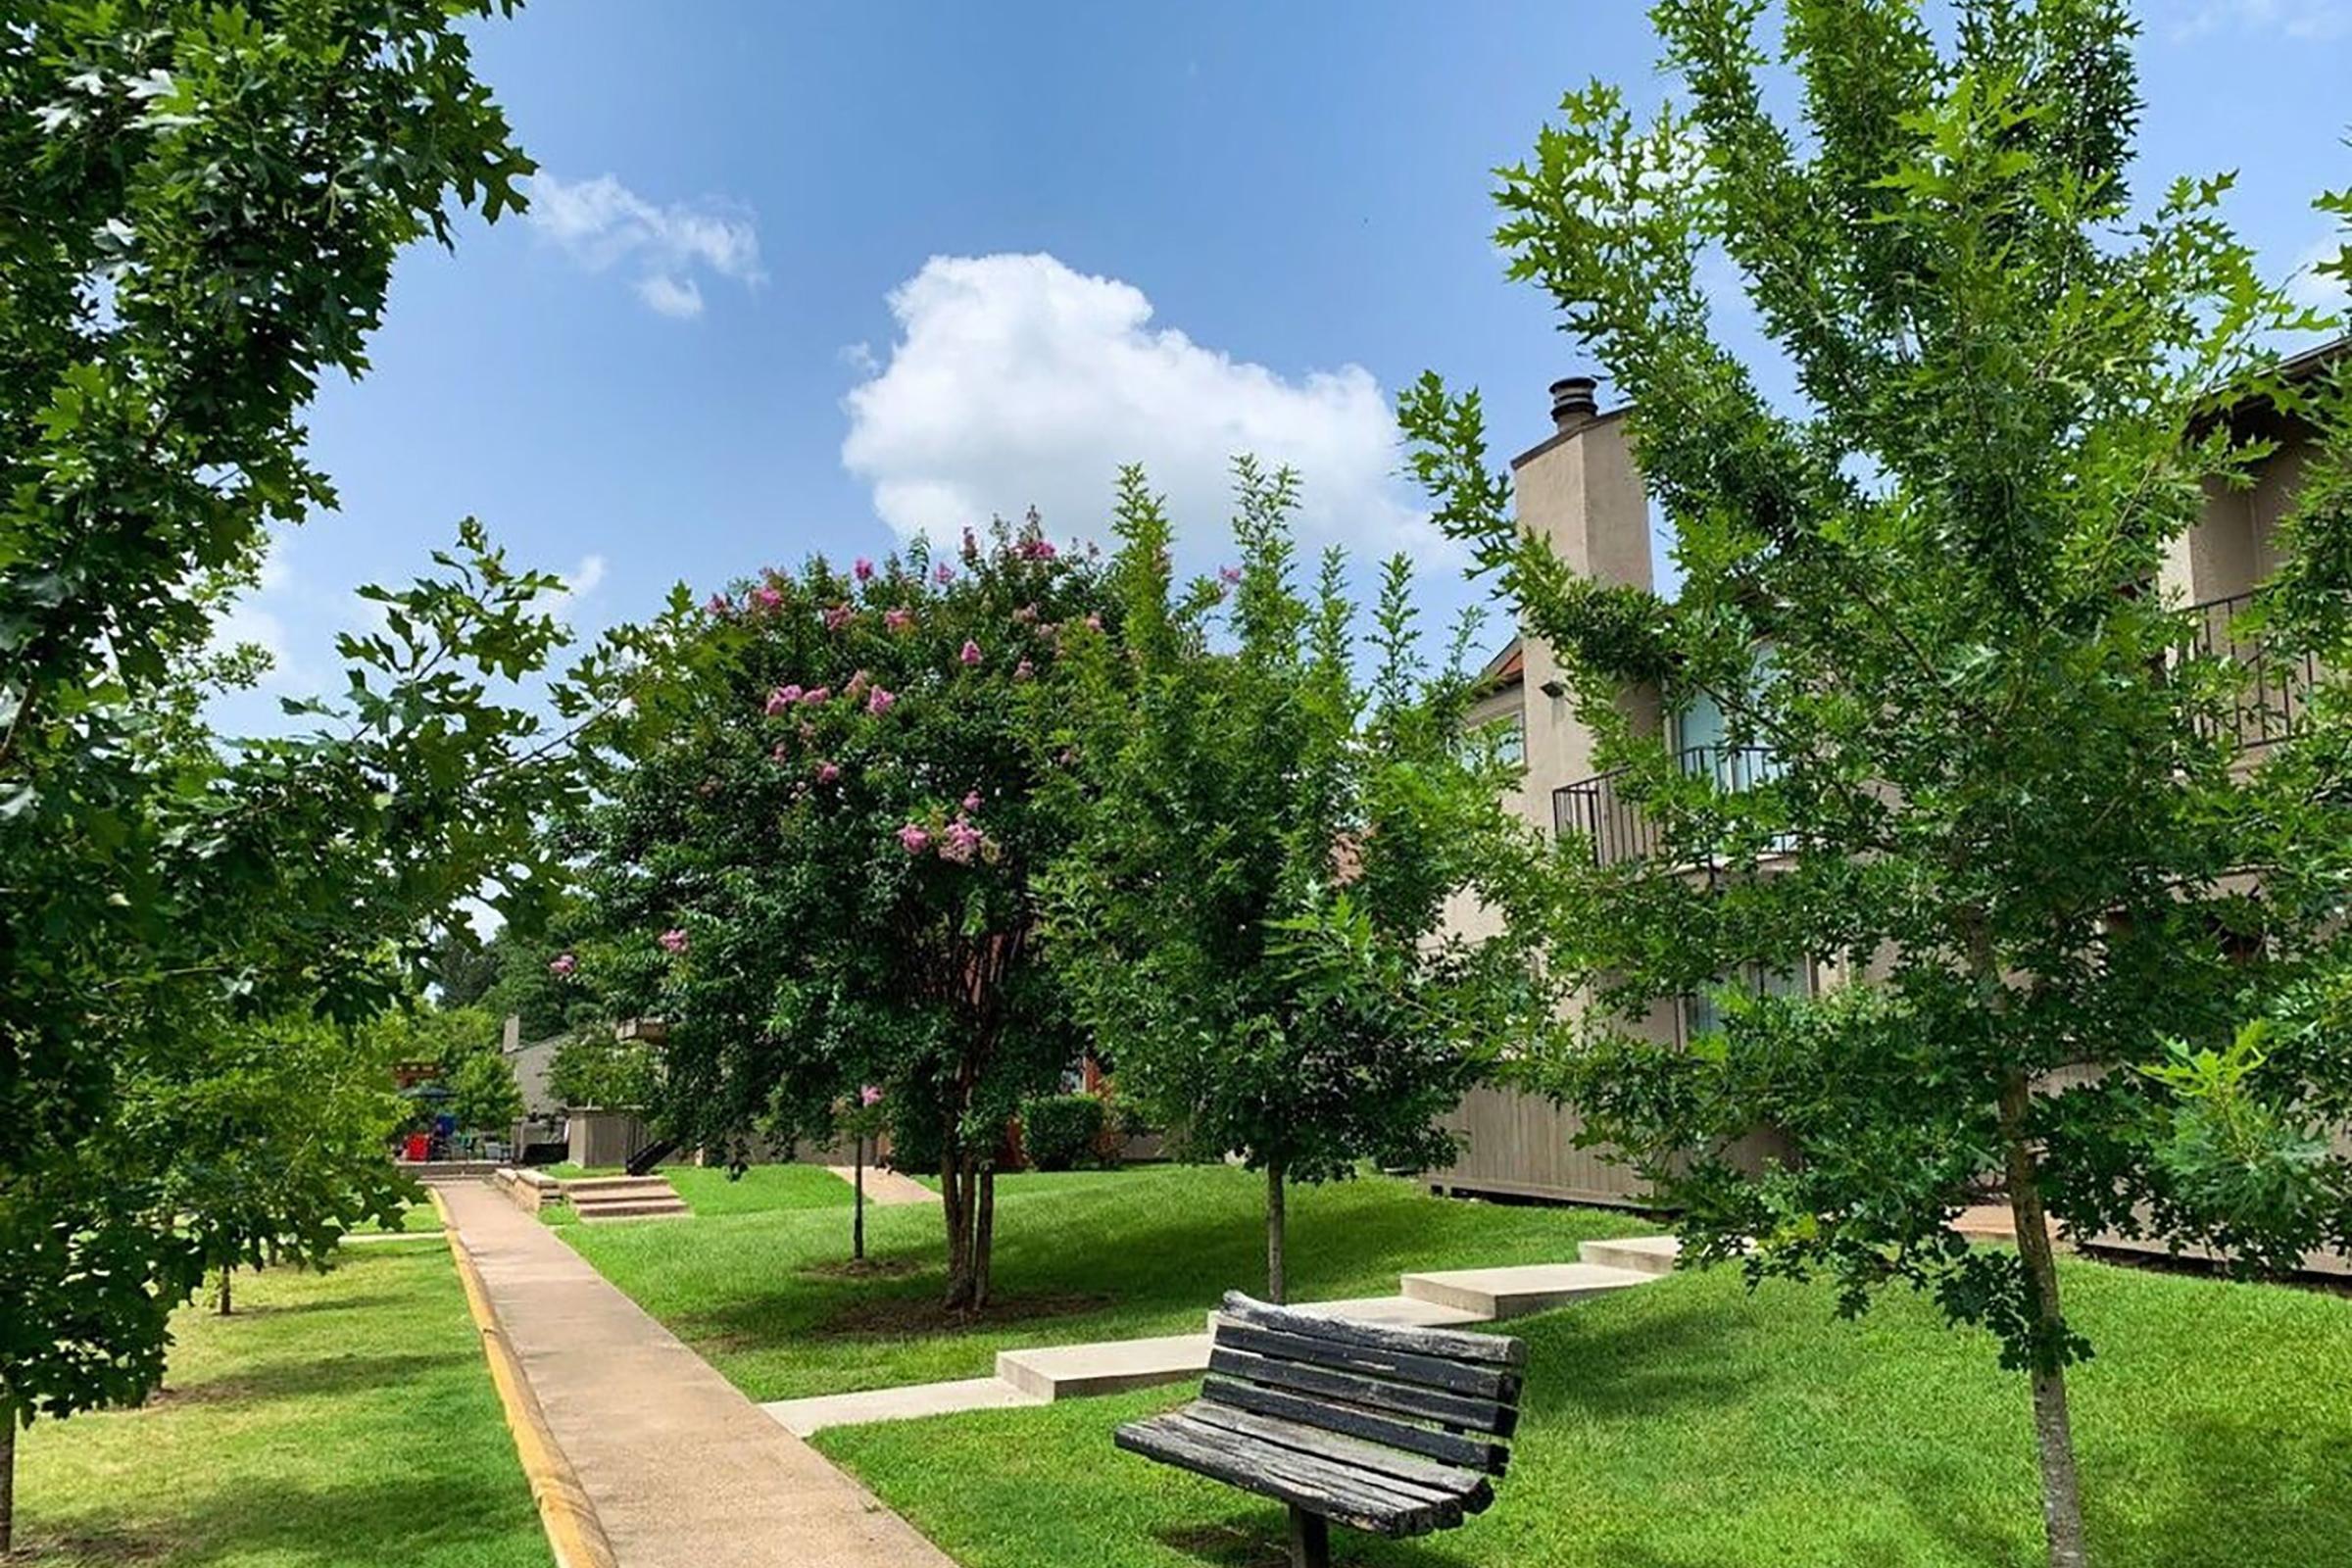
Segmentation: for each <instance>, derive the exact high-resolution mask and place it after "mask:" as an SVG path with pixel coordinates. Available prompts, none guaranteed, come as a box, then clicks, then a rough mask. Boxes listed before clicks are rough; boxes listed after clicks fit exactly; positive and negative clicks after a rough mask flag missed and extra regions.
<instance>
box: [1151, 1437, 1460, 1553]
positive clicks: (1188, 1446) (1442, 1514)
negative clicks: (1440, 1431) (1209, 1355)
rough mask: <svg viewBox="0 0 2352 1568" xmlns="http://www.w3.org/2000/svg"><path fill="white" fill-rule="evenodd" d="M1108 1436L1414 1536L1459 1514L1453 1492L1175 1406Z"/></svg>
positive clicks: (1254, 1488)
mask: <svg viewBox="0 0 2352 1568" xmlns="http://www.w3.org/2000/svg"><path fill="white" fill-rule="evenodd" d="M1112 1441H1113V1442H1114V1443H1116V1444H1117V1445H1118V1446H1120V1447H1122V1448H1125V1449H1127V1450H1128V1451H1129V1452H1131V1453H1140V1454H1144V1455H1145V1456H1147V1457H1149V1458H1153V1459H1157V1460H1160V1461H1161V1462H1162V1463H1165V1464H1172V1465H1175V1466H1177V1467H1179V1468H1180V1469H1185V1470H1192V1471H1195V1472H1197V1473H1199V1474H1201V1475H1204V1476H1207V1477H1209V1478H1210V1479H1212V1480H1216V1481H1222V1482H1224V1483H1226V1484H1227V1485H1228V1486H1235V1487H1240V1488H1242V1489H1243V1490H1244V1491H1247V1492H1254V1493H1257V1494H1259V1495H1262V1496H1268V1497H1273V1498H1276V1499H1277V1500H1279V1501H1282V1502H1287V1503H1290V1504H1291V1505H1293V1506H1294V1507H1299V1508H1304V1509H1305V1510H1307V1511H1308V1512H1310V1513H1315V1514H1320V1515H1322V1516H1323V1517H1324V1518H1326V1519H1330V1520H1332V1521H1334V1522H1336V1523H1339V1524H1343V1525H1348V1526H1351V1527H1353V1528H1354V1529H1357V1530H1367V1531H1370V1532H1372V1533H1373V1534H1375V1535H1383V1536H1417V1535H1422V1534H1425V1533H1427V1532H1429V1531H1431V1530H1444V1529H1448V1528H1450V1527H1452V1526H1454V1525H1458V1524H1460V1523H1461V1522H1462V1505H1461V1503H1460V1501H1459V1500H1458V1499H1456V1498H1453V1497H1449V1496H1446V1495H1441V1494H1439V1493H1436V1492H1432V1491H1430V1490H1428V1489H1426V1488H1422V1487H1416V1486H1414V1485H1412V1484H1411V1483H1409V1482H1405V1481H1398V1480H1397V1479H1395V1478H1394V1477H1389V1476H1376V1475H1371V1474H1368V1473H1367V1472H1365V1471H1362V1470H1358V1469H1354V1468H1351V1467H1349V1466H1347V1465H1343V1464H1335V1463H1333V1462H1332V1461H1330V1460H1328V1459H1321V1458H1317V1457H1315V1456H1314V1455H1311V1454H1306V1453H1301V1452H1299V1450H1297V1449H1295V1448H1288V1447H1284V1446H1279V1445H1276V1444H1272V1443H1266V1442H1262V1441H1260V1440H1257V1439H1254V1438H1249V1437H1244V1436H1242V1435H1241V1434H1239V1433H1234V1432H1229V1431H1226V1430H1224V1429H1222V1428H1218V1427H1212V1426H1207V1425H1204V1424H1202V1423H1201V1422H1198V1421H1194V1420H1191V1419H1190V1418H1188V1417H1187V1416H1185V1415H1183V1414H1181V1413H1178V1414H1174V1415H1163V1416H1155V1417H1153V1418H1152V1419H1151V1420H1148V1421H1135V1422H1130V1423H1128V1424H1127V1425H1125V1426H1122V1427H1120V1428H1119V1429H1118V1431H1117V1432H1116V1433H1115V1434H1114V1435H1113V1438H1112Z"/></svg>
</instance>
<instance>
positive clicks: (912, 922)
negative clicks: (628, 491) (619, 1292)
mask: <svg viewBox="0 0 2352 1568" xmlns="http://www.w3.org/2000/svg"><path fill="white" fill-rule="evenodd" d="M1102 575H1103V574H1102V571H1101V569H1100V567H1099V566H1098V565H1097V564H1094V563H1092V562H1090V561H1089V560H1087V559H1085V558H1083V557H1079V558H1075V559H1073V557H1071V556H1070V555H1066V554H1064V553H1062V552H1060V551H1058V550H1057V549H1056V548H1055V547H1054V545H1053V544H1052V543H1051V542H1050V541H1048V540H1047V539H1046V537H1045V536H1044V534H1043V533H1042V531H1040V529H1039V527H1038V525H1037V523H1036V521H1035V519H1034V518H1032V519H1031V520H1029V521H1028V522H1027V523H1026V524H1025V525H1024V526H1022V527H1021V528H1020V529H1018V530H1017V531H1016V530H1013V529H1010V528H1008V527H1006V526H1005V525H1004V524H1002V523H1000V524H998V525H997V526H996V527H995V528H994V529H993V531H992V532H991V533H990V534H988V535H987V536H986V537H981V536H976V535H974V534H972V533H971V532H969V531H966V533H965V534H964V537H963V541H962V547H961V549H960V551H959V552H956V553H953V554H949V555H942V556H937V557H935V556H934V555H933V554H932V553H931V552H930V550H929V549H928V548H927V547H926V546H925V545H923V544H921V543H919V542H918V543H917V544H915V545H914V546H912V547H911V548H910V549H909V550H907V552H906V553H905V554H904V555H901V556H895V557H893V558H891V559H890V560H888V561H885V562H883V563H881V564H878V565H877V564H874V563H872V562H868V561H865V560H862V559H861V560H858V562H856V563H855V564H852V565H850V566H848V567H847V568H846V569H845V568H844V567H842V566H839V565H836V564H833V563H831V562H828V561H825V560H822V559H816V560H811V561H809V562H808V563H807V564H805V565H804V566H802V567H801V568H800V569H799V570H797V571H791V572H786V571H769V572H766V573H764V574H763V575H761V576H760V578H758V579H756V580H754V581H751V582H749V583H747V584H745V585H743V586H741V587H740V588H739V589H738V590H737V591H736V592H734V593H732V594H722V595H718V596H715V597H713V598H712V599H711V601H710V602H709V603H708V604H707V605H706V606H703V607H701V608H699V609H696V608H692V607H685V606H673V608H672V610H671V612H670V613H669V615H668V616H667V617H666V618H665V619H664V621H663V622H662V624H661V626H660V627H658V628H657V629H656V630H655V631H654V632H653V633H652V634H651V639H650V640H651V641H652V642H655V643H658V644H660V645H661V646H662V649H663V650H664V651H663V652H662V654H661V655H659V656H658V657H659V658H660V660H661V662H662V667H663V668H664V669H665V670H666V671H667V674H666V675H665V677H664V681H663V687H662V692H661V694H660V696H659V699H658V700H656V701H649V702H646V703H642V704H640V705H639V706H638V707H637V708H636V710H635V711H633V712H632V713H631V714H630V715H629V716H628V717H627V718H626V719H624V720H623V721H622V722H621V724H620V725H619V726H618V727H617V728H616V730H615V731H614V744H613V749H612V761H613V771H612V773H611V775H610V776H609V777H607V778H605V779H603V780H602V781H601V784H600V789H601V792H602V795H603V797H604V799H603V801H602V802H601V804H600V805H599V807H598V808H597V809H596V810H594V811H593V812H592V813H589V815H588V817H587V819H586V821H585V824H584V832H583V834H582V837H581V839H580V844H579V847H580V850H581V852H582V855H583V858H584V860H585V863H586V865H587V889H588V895H589V900H588V902H589V904H590V906H591V907H593V908H594V909H595V910H596V912H597V917H598V919H599V920H600V922H601V923H602V930H601V931H600V933H599V934H598V936H597V938H596V939H595V940H594V941H592V942H584V943H583V944H582V945H581V947H580V950H579V952H578V954H577V955H576V956H575V957H574V962H575V963H576V966H577V978H578V979H579V980H580V981H582V982H584V983H594V984H597V985H598V986H599V987H600V989H601V990H602V992H603V994H604V995H606V996H607V997H608V998H609V1010H610V1011H611V1012H612V1013H613V1015H614V1016H644V1017H659V1018H661V1019H662V1020H663V1022H664V1024H665V1025H666V1029H667V1038H666V1041H665V1043H664V1044H663V1046H662V1074H663V1092H662V1098H661V1103H660V1115H659V1117H658V1120H659V1122H660V1123H661V1125H662V1131H663V1132H665V1133H666V1134H668V1135H670V1136H674V1137H677V1138H678V1139H680V1140H681V1141H684V1142H687V1143H689V1144H693V1145H699V1146H702V1147H705V1148H709V1149H713V1150H722V1151H730V1152H735V1153H736V1155H737V1156H738V1157H739V1158H740V1157H741V1156H742V1154H743V1152H745V1150H746V1148H747V1145H748V1141H749V1140H750V1139H752V1138H753V1137H755V1136H764V1137H767V1138H773V1139H790V1138H809V1139H826V1138H830V1137H831V1136H833V1135H835V1134H836V1132H837V1131H838V1130H839V1129H838V1127H837V1123H836V1110H837V1107H840V1106H843V1105H845V1104H848V1103H856V1102H858V1099H859V1091H860V1090H861V1089H864V1088H866V1087H868V1086H872V1087H875V1088H878V1089H880V1090H882V1091H883V1092H884V1095H885V1100H884V1102H883V1103H885V1104H887V1106H888V1107H889V1108H890V1112H891V1123H892V1128H893V1134H894V1146H895V1153H894V1158H896V1159H897V1160H898V1161H899V1162H900V1163H901V1164H902V1165H903V1166H904V1165H907V1164H909V1163H913V1162H916V1161H920V1162H921V1164H923V1165H927V1166H928V1167H929V1168H930V1169H933V1170H936V1171H937V1172H938V1173H939V1176H940V1180H941V1184H942V1195H941V1196H942V1198H943V1200H944V1201H943V1204H942V1207H943V1210H944V1213H945V1217H946V1226H947V1243H948V1248H947V1250H948V1280H947V1291H946V1304H947V1305H948V1306H949V1307H950V1308H951V1309H954V1310H958V1311H964V1310H971V1311H976V1310H978V1309H980V1308H981V1307H983V1306H985V1305H986V1304H987V1301H988V1296H989V1257H990V1250H991V1239H992V1235H993V1230H994V1225H995V1171H996V1166H997V1161H998V1155H999V1151H1000V1149H1001V1147H1002V1145H1003V1144H1004V1141H1005V1127H1006V1124H1007V1122H1008V1121H1009V1119H1010V1118H1011V1117H1012V1115H1013V1113H1014V1111H1015V1109H1016V1108H1017V1106H1018V1105H1019V1103H1020V1102H1021V1100H1022V1099H1023V1098H1024V1097H1026V1096H1029V1095H1032V1094H1035V1093H1037V1092H1039V1091H1041V1090H1045V1089H1050V1088H1052V1087H1053V1086H1054V1083H1055V1081H1056V1080H1057V1078H1058V1075H1059V1073H1060V1072H1061V1070H1062V1069H1063V1067H1064V1066H1065V1065H1067V1064H1068V1063H1069V1062H1070V1061H1071V1060H1072V1059H1073V1057H1074V1056H1075V1054H1076V1053H1077V1044H1076V1041H1075V1039H1074V1037H1073V1035H1072V1034H1071V1032H1070V1029H1069V1026H1068V1023H1067V1020H1066V1018H1065V1017H1064V1014H1063V1010H1062V1008H1061V1005H1060V1003H1059V993H1058V991H1057V989H1056V988H1055V986H1054V984H1053V983H1052V981H1051V980H1050V979H1049V978H1048V977H1047V976H1046V974H1045V973H1044V972H1043V970H1042V967H1041V965H1040V964H1039V962H1038V952H1037V947H1038V944H1037V925H1038V907H1037V895H1036V892H1035V889H1034V882H1035V879H1036V877H1037V875H1038V873H1039V872H1040V870H1041V869H1042V868H1043V867H1044V866H1045V865H1047V864H1048V863H1049V862H1050V861H1051V860H1052V859H1053V858H1054V857H1055V856H1056V855H1057V854H1059V853H1060V851H1061V850H1062V848H1063V847H1064V846H1065V845H1066V844H1067V843H1068V841H1069V837H1070V833H1071V826H1070V824H1069V823H1068V822H1067V821H1066V820H1064V819H1063V818H1062V817H1061V816H1060V815H1058V814H1057V813H1055V812H1054V811H1052V810H1049V809H1044V808H1043V807H1042V806H1041V804H1040V792H1041V788H1042V786H1043V784H1044V783H1045V781H1046V775H1047V774H1049V773H1050V772H1051V771H1053V770H1054V767H1055V766H1056V763H1055V762H1054V760H1053V759H1052V758H1051V757H1047V756H1042V755H1041V754H1040V752H1039V751H1038V749H1037V748H1036V747H1035V746H1034V745H1032V744H1031V737H1032V735H1033V732H1034V730H1035V728H1036V726H1037V725H1038V724H1039V723H1040V722H1042V720H1041V718H1040V715H1041V714H1042V713H1044V712H1047V711H1051V710H1052V709H1053V708H1054V707H1055V706H1056V705H1058V704H1060V703H1061V702H1063V701H1064V700H1065V699H1064V696H1063V689H1064V686H1065V676H1064V673H1063V669H1064V663H1065V659H1066V657H1067V655H1068V653H1069V651H1071V650H1072V649H1075V648H1078V647H1081V646H1085V645H1088V644H1090V643H1093V642H1096V641H1098V640H1100V639H1102V638H1103V637H1105V636H1107V635H1108V632H1107V631H1106V629H1105V627H1104V624H1103V613H1104V612H1105V610H1106V608H1107V607H1106V605H1105V602H1104V599H1103V591H1102ZM918 1168H919V1166H918Z"/></svg>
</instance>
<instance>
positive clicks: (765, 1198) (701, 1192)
mask: <svg viewBox="0 0 2352 1568" xmlns="http://www.w3.org/2000/svg"><path fill="white" fill-rule="evenodd" d="M546 1170H547V1173H548V1174H549V1175H551V1176H553V1177H555V1178H556V1179H557V1180H558V1181H568V1180H570V1179H572V1178H574V1177H578V1176H618V1175H620V1174H621V1172H620V1169H619V1167H618V1166H614V1167H613V1168H612V1169H610V1170H594V1171H591V1170H585V1169H583V1168H581V1167H580V1166H578V1165H550V1166H547V1167H546ZM658 1174H660V1175H662V1176H666V1177H668V1178H669V1185H670V1186H671V1187H673V1188H675V1189H677V1194H678V1196H679V1197H680V1198H682V1199H684V1200H686V1206H687V1207H688V1208H691V1209H693V1210H694V1211H695V1213H696V1214H697V1215H702V1216H708V1215H718V1214H760V1213H776V1212H784V1211H790V1210H794V1209H810V1208H848V1207H849V1206H850V1204H851V1203H852V1202H854V1201H856V1199H857V1194H855V1193H854V1192H852V1191H851V1190H850V1184H849V1183H848V1182H845V1181H843V1180H842V1179H841V1178H840V1177H838V1176H836V1175H834V1174H833V1173H832V1172H831V1171H828V1170H826V1169H824V1168H823V1167H822V1166H819V1165H754V1166H752V1167H751V1168H750V1169H748V1170H746V1171H745V1172H744V1173H743V1174H742V1176H740V1177H731V1176H729V1175H728V1174H727V1173H726V1171H725V1169H724V1168H716V1169H705V1168H704V1167H702V1166H700V1165H664V1166H662V1169H661V1171H660V1172H659V1173H658ZM539 1217H540V1219H541V1220H543V1221H545V1222H546V1223H547V1224H550V1225H564V1226H574V1225H577V1224H579V1217H578V1216H577V1215H575V1214H573V1213H572V1211H571V1210H570V1209H569V1208H568V1207H559V1208H543V1209H541V1210H540V1211H539ZM616 1223H625V1222H616ZM651 1223H654V1224H675V1223H676V1221H674V1220H656V1221H652V1222H651ZM843 1234H845V1235H846V1234H848V1232H847V1229H846V1222H845V1229H844V1231H843Z"/></svg>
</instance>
